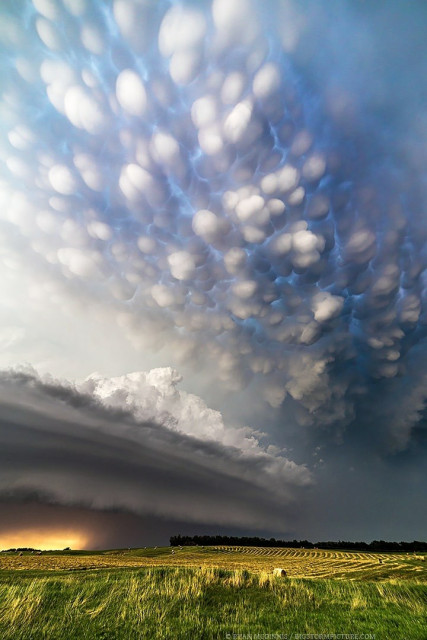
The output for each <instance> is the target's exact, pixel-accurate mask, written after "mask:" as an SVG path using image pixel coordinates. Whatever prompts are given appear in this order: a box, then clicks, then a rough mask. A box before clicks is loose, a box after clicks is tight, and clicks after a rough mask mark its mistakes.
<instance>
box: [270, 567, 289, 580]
mask: <svg viewBox="0 0 427 640" xmlns="http://www.w3.org/2000/svg"><path fill="white" fill-rule="evenodd" d="M273 575H275V576H279V577H280V578H286V576H287V573H286V571H285V570H284V569H281V568H280V567H279V568H277V569H273Z"/></svg>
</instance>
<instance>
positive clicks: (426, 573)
mask: <svg viewBox="0 0 427 640" xmlns="http://www.w3.org/2000/svg"><path fill="white" fill-rule="evenodd" d="M426 564H427V563H426V562H425V561H424V556H423V555H421V554H419V555H417V554H410V555H406V554H398V553H378V554H373V553H363V552H346V551H330V550H322V549H286V548H266V547H183V548H182V549H181V548H179V547H173V548H171V547H161V548H158V549H157V548H155V549H153V548H150V549H130V550H117V551H104V552H98V553H96V552H94V553H93V554H92V553H90V554H88V553H85V554H78V553H72V554H67V553H54V552H44V553H42V554H41V555H35V554H31V553H24V554H23V555H19V554H18V553H12V552H10V553H1V554H0V570H2V569H3V570H21V571H22V570H23V571H25V570H42V571H84V570H97V569H109V568H111V569H116V568H120V567H129V568H136V567H159V566H163V567H167V566H170V567H196V568H198V567H203V568H208V567H212V568H224V569H247V570H248V571H255V572H259V571H267V572H272V571H273V569H274V568H275V567H281V568H283V569H285V571H286V573H287V576H289V577H292V578H304V577H307V578H345V579H356V580H357V579H362V580H385V579H393V578H394V579H398V580H402V579H403V580H405V579H408V580H415V581H417V582H426V581H427V568H426Z"/></svg>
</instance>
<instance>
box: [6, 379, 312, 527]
mask: <svg viewBox="0 0 427 640" xmlns="http://www.w3.org/2000/svg"><path fill="white" fill-rule="evenodd" d="M0 406H1V418H0V440H1V442H2V447H1V451H0V469H1V471H0V483H1V495H2V497H3V498H6V497H7V498H9V499H15V500H18V501H19V500H22V499H25V498H27V499H28V498H29V497H33V498H34V497H35V496H39V498H40V499H42V500H44V501H47V502H49V501H51V502H54V503H57V504H60V505H61V504H62V505H77V506H85V507H90V508H93V509H99V510H106V509H114V508H116V509H121V510H123V511H127V512H130V513H136V514H153V515H155V516H160V517H164V518H169V519H172V520H186V521H190V522H194V523H213V524H216V525H223V526H247V527H255V528H262V527H263V526H265V522H266V520H268V522H269V523H270V525H271V526H273V527H274V528H275V529H278V530H286V529H287V528H289V522H288V521H287V518H288V515H289V514H290V513H292V512H293V509H294V507H295V502H296V500H297V498H298V499H301V498H303V496H304V495H305V492H306V490H305V489H304V487H305V486H307V485H308V484H309V483H310V477H309V474H308V472H307V470H306V469H305V468H304V467H297V466H296V465H292V466H291V467H290V468H289V469H288V472H287V477H286V476H285V475H284V474H283V473H282V475H281V476H280V475H279V476H277V475H276V476H274V474H272V473H271V472H270V470H269V463H270V462H271V461H270V460H269V459H268V458H266V457H264V458H263V456H261V455H256V454H252V455H251V454H250V453H247V452H242V451H241V450H240V449H237V448H233V447H225V446H221V445H219V444H216V443H212V442H204V441H202V440H199V439H196V438H191V437H188V436H185V435H184V434H182V433H179V432H177V431H172V430H170V429H168V428H166V427H164V426H162V425H160V424H154V423H148V422H141V421H137V420H135V417H134V416H133V414H132V413H130V412H125V411H123V410H120V409H112V408H109V409H106V408H105V407H103V406H101V405H100V403H99V402H97V400H96V399H94V398H93V397H90V396H89V395H87V394H86V395H85V394H82V393H79V392H77V391H76V390H75V389H73V388H72V387H71V386H70V385H65V384H61V383H59V382H57V381H53V380H51V381H50V382H49V383H47V382H43V381H41V380H40V379H39V378H38V377H37V376H35V375H31V374H25V373H22V372H21V373H16V372H15V373H13V372H11V373H3V374H2V376H1V380H0Z"/></svg>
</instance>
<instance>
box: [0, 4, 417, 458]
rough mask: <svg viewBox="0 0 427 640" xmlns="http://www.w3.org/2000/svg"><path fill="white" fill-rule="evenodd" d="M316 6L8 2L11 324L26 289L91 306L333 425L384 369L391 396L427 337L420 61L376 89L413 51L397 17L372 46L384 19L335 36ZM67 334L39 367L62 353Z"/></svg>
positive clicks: (2, 195)
mask: <svg viewBox="0 0 427 640" xmlns="http://www.w3.org/2000/svg"><path fill="white" fill-rule="evenodd" d="M370 11H372V12H373V13H370ZM378 11H379V13H381V11H380V10H378ZM284 15H286V20H284V19H282V18H283V16H284ZM316 15H317V16H318V23H316V20H315V19H314V17H313V14H312V12H311V11H309V10H307V12H306V15H305V14H304V11H303V10H302V8H301V7H300V5H299V4H298V3H295V2H292V1H291V2H286V3H281V2H278V3H277V4H276V3H273V4H272V7H271V10H270V9H269V11H268V12H267V11H266V10H265V9H264V8H263V6H262V3H257V2H251V1H250V0H238V1H237V0H236V1H233V2H229V1H228V0H214V1H213V2H206V3H201V4H197V6H196V5H195V4H194V3H191V2H178V3H174V4H170V3H150V2H135V1H133V0H115V1H114V2H111V3H107V4H105V5H104V4H102V5H101V4H99V3H98V4H96V3H95V4H94V3H87V2H85V1H83V0H80V1H77V0H76V2H71V1H70V0H67V1H65V0H64V1H61V2H60V1H59V0H57V1H56V0H52V1H51V2H47V0H46V1H45V2H43V0H37V2H30V1H29V0H25V1H24V2H23V3H22V11H21V10H20V11H19V12H17V11H16V8H14V4H13V3H12V2H4V3H2V5H1V7H0V18H1V21H2V25H4V26H3V28H2V29H1V33H0V40H1V45H2V47H3V49H2V50H4V52H5V55H4V56H2V59H1V63H0V64H1V72H2V73H1V77H2V99H1V119H2V129H1V132H0V151H1V157H2V159H3V160H4V162H3V163H2V165H1V169H0V200H1V207H0V237H1V249H0V269H1V280H0V293H1V294H2V299H3V300H6V299H7V305H6V306H7V309H8V311H7V314H8V315H7V322H6V325H7V326H11V325H13V319H12V318H13V315H14V313H15V314H18V315H20V317H21V316H22V315H24V314H23V313H22V312H21V310H20V309H18V303H17V302H16V301H15V296H14V295H13V293H12V292H13V290H14V288H15V289H16V285H17V283H18V285H19V286H20V287H21V289H22V291H21V289H20V291H21V293H20V296H19V299H20V300H22V299H23V298H25V296H26V295H27V293H28V299H29V300H30V301H31V302H30V303H29V304H31V305H33V306H37V305H38V307H37V308H38V309H39V312H38V315H37V317H39V318H41V317H42V315H43V308H44V306H46V307H49V309H50V310H52V308H53V307H52V305H53V304H56V305H57V307H58V314H60V309H62V308H63V307H64V308H66V309H67V310H69V309H72V308H73V305H77V306H79V305H81V306H83V307H84V306H90V307H96V308H97V309H98V308H99V309H100V310H102V311H99V313H100V315H102V314H104V315H105V316H108V318H109V319H111V322H113V321H114V322H117V334H120V336H121V334H123V335H125V336H126V337H127V338H128V339H129V341H130V343H131V344H132V345H134V347H135V349H138V350H139V351H138V353H140V354H141V357H143V355H142V354H145V353H146V352H147V351H148V348H150V347H151V348H152V349H159V351H161V349H162V348H163V352H162V356H161V357H162V358H163V357H164V354H165V352H166V351H167V352H168V357H169V358H170V361H169V363H170V364H174V365H176V363H177V362H178V361H179V360H181V361H182V362H183V366H185V367H187V368H188V369H193V370H194V371H197V372H199V371H200V372H203V374H204V375H205V376H206V377H207V378H209V379H210V380H215V381H220V382H221V383H222V384H223V385H224V387H225V388H226V389H228V390H231V391H233V392H237V391H239V390H241V389H243V388H245V387H248V386H249V387H250V389H251V390H252V389H253V390H254V394H253V397H254V398H256V401H257V402H259V403H260V404H262V403H263V402H264V401H265V402H267V404H268V405H270V406H272V407H274V408H278V406H279V405H280V403H281V402H282V403H283V406H284V407H285V409H288V410H289V413H290V415H291V416H292V420H295V421H296V422H298V424H300V425H302V426H308V425H317V426H319V425H325V424H328V425H329V424H331V423H333V422H334V421H335V422H336V428H337V432H339V433H342V432H343V429H344V427H345V424H348V423H350V422H351V420H352V419H353V416H354V415H355V414H356V413H357V407H358V403H360V398H370V397H371V390H372V388H376V387H375V385H376V384H377V382H378V381H383V383H384V387H382V397H383V398H384V397H389V396H388V394H392V393H393V394H394V393H395V386H396V385H397V386H398V384H399V380H400V377H404V376H405V371H407V370H408V368H409V369H410V368H411V363H412V359H413V354H414V349H416V348H418V347H420V348H421V346H422V345H423V344H424V342H423V341H424V339H425V327H426V317H427V315H426V300H427V296H426V293H425V292H426V290H427V287H426V279H425V270H426V267H427V253H426V252H425V249H424V245H425V242H426V239H427V228H426V224H425V219H424V217H423V215H422V213H421V212H422V211H424V207H425V197H426V194H425V166H426V163H425V162H424V155H423V154H424V151H423V149H424V147H423V142H424V138H423V136H424V133H420V131H421V129H422V127H421V124H420V123H422V122H423V121H424V120H423V118H424V119H425V109H424V107H422V106H420V104H419V103H418V102H416V97H415V94H414V93H413V89H412V88H411V87H413V86H418V85H419V83H420V82H423V78H424V77H425V73H421V72H420V66H418V65H417V63H416V59H417V58H416V56H415V55H413V54H411V53H410V52H409V53H408V54H407V55H408V56H409V58H410V59H411V65H408V67H405V74H404V75H405V78H403V75H402V77H400V74H398V73H397V74H396V73H394V69H393V73H390V77H392V76H393V78H394V79H395V80H394V82H396V83H397V86H398V87H401V89H402V90H401V91H400V90H396V85H395V84H393V83H391V82H389V81H388V76H387V74H385V75H384V77H382V82H381V83H380V82H378V78H377V77H375V82H374V79H373V77H372V75H371V74H372V70H371V67H372V68H382V66H381V65H382V64H384V65H386V67H387V68H389V67H388V66H387V65H389V64H391V62H389V61H388V58H390V61H391V60H397V59H398V54H399V52H401V53H402V55H404V54H405V55H406V49H404V46H403V40H405V39H403V40H402V38H398V37H397V36H398V34H399V30H398V28H397V26H396V25H394V23H393V25H392V33H393V34H394V35H393V38H391V37H390V38H389V36H388V35H386V34H384V35H382V36H381V39H380V41H379V42H378V43H377V38H376V35H375V37H372V38H371V36H370V30H369V28H368V27H370V25H371V21H373V23H375V24H376V20H378V19H379V18H378V16H377V13H375V12H374V10H373V9H368V8H366V10H365V9H364V10H362V11H361V12H360V16H358V17H357V18H356V17H355V16H354V15H353V11H352V10H350V9H348V10H347V9H344V8H343V9H341V10H340V12H339V25H340V27H341V29H340V30H338V29H337V28H336V27H332V26H329V22H328V21H327V16H328V9H327V3H323V2H320V3H319V8H318V11H317V12H316ZM337 19H338V18H337ZM402 19H405V20H409V21H410V23H411V25H413V26H415V23H414V22H413V20H414V19H413V18H411V17H410V16H409V17H404V18H403V17H402ZM353 20H355V21H356V23H357V24H358V25H359V26H363V27H366V29H365V30H364V29H362V28H360V29H358V30H356V31H358V32H362V31H363V32H364V33H365V32H366V34H367V35H366V38H367V40H368V41H369V51H370V52H371V53H370V55H372V59H373V60H374V61H378V64H377V65H375V64H374V63H373V64H372V65H366V57H365V56H366V51H365V50H361V46H360V45H359V44H358V45H357V47H356V53H355V56H356V62H354V60H353V59H350V58H349V54H348V47H347V46H345V47H344V46H343V43H345V44H346V41H345V36H347V37H349V34H350V35H351V33H353V31H352V29H351V28H350V27H351V26H352V25H354V24H355V23H353V22H352V21H353ZM390 20H392V18H390ZM319 25H321V29H320V27H319ZM322 30H323V32H324V33H327V34H329V35H331V37H330V38H327V37H325V38H323V40H322V43H323V45H324V46H318V47H317V48H316V47H315V46H314V43H317V44H319V42H320V40H321V37H320V36H321V32H322ZM331 30H332V31H331ZM382 38H384V40H383V39H382ZM342 39H344V40H343V41H342ZM396 42H398V43H399V45H396ZM356 44H357V43H356ZM405 46H408V47H410V46H411V43H407V45H405ZM399 47H400V48H399ZM396 56H397V58H396ZM386 58H387V59H386ZM357 61H358V62H359V63H360V64H358V63H357ZM356 67H357V70H358V74H360V75H357V74H356V72H355V68H356ZM368 67H369V68H368ZM347 68H349V69H351V70H352V74H353V75H352V74H351V73H347ZM360 77H364V78H366V83H365V84H363V82H361V80H360ZM408 77H409V78H410V81H408ZM352 80H354V83H355V85H357V86H358V87H359V88H363V90H361V91H360V92H359V93H357V92H356V91H354V90H352ZM379 87H380V88H381V90H380V88H379ZM405 91H406V92H407V95H408V96H409V97H410V100H409V102H408V104H409V105H410V104H416V105H417V109H418V111H417V113H418V112H419V115H420V117H419V118H417V119H414V118H412V116H411V117H409V112H411V113H412V111H411V109H410V108H409V107H408V106H405V104H406V103H404V101H403V100H400V98H399V100H398V101H397V102H398V104H399V109H400V111H399V113H396V112H395V111H393V109H394V105H395V103H396V95H397V94H399V95H405ZM411 100H412V101H413V102H412V103H411ZM408 109H409V111H408ZM423 109H424V110H423ZM391 112H393V113H391ZM384 113H390V122H389V124H387V122H388V120H387V118H386V117H385V116H384V117H383V115H379V114H384ZM415 120H416V122H415ZM58 291H60V294H59V293H58ZM52 292H55V293H52ZM69 314H70V316H71V315H72V311H69ZM58 317H59V316H58ZM79 317H80V316H79ZM51 321H52V322H55V318H54V317H53V318H51ZM22 323H24V324H25V318H24V319H22ZM31 324H32V323H31V319H30V318H28V319H27V324H26V325H25V328H24V329H23V330H24V331H25V334H26V335H27V336H33V337H34V338H33V344H35V343H36V342H39V336H40V334H43V331H44V328H43V326H42V323H41V324H40V326H37V327H32V326H31ZM66 333H67V332H66V330H65V328H64V336H63V341H68V339H69V338H68V335H66ZM82 335H84V327H82V329H81V331H80V332H79V331H76V332H75V334H74V339H75V340H78V339H81V336H82ZM28 340H30V339H29V338H28ZM47 342H48V337H46V340H45V341H44V342H43V344H47ZM59 342H60V341H59ZM59 342H58V343H52V345H51V349H52V352H54V353H46V354H44V356H41V355H40V354H39V352H37V353H38V355H37V357H35V356H34V357H33V356H29V359H30V360H32V361H34V362H36V363H38V364H41V365H43V366H45V365H46V363H48V362H49V363H50V362H54V361H55V358H59V359H60V358H61V356H60V355H58V354H60V353H61V344H59ZM25 350H26V349H24V348H23V347H22V345H21V351H19V353H20V354H21V353H23V352H25ZM35 351H36V350H35ZM7 362H10V359H8V360H7ZM162 362H163V363H164V362H165V360H164V359H163V360H162ZM46 366H47V365H46ZM124 368H125V367H121V368H120V370H121V371H123V370H124ZM313 371H314V372H315V375H314V374H312V373H310V372H313ZM85 373H88V372H87V371H85ZM197 375H198V374H197ZM305 376H308V381H307V380H305ZM392 389H393V390H394V391H392ZM390 397H391V396H390ZM397 440H398V439H397ZM397 440H396V441H397ZM401 442H405V443H407V442H408V439H407V438H406V437H405V438H402V440H401ZM405 446H406V445H405Z"/></svg>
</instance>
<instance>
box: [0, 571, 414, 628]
mask: <svg viewBox="0 0 427 640" xmlns="http://www.w3.org/2000/svg"><path fill="white" fill-rule="evenodd" d="M426 598H427V588H426V585H424V584H415V583H411V582H408V581H406V582H405V583H398V582H396V583H391V582H376V583H372V582H363V581H344V580H322V579H292V578H291V579H281V578H275V577H273V576H272V575H271V574H270V573H267V572H259V573H250V572H248V571H245V570H238V569H237V570H226V569H208V568H202V569H191V568H185V567H176V568H171V567H155V568H151V569H150V568H148V569H147V568H144V569H138V570H134V569H126V568H124V569H113V570H95V571H88V572H85V573H82V572H79V573H76V572H75V573H71V574H70V573H64V572H50V574H49V575H46V573H45V574H44V575H40V577H36V576H35V575H34V572H31V574H27V573H26V572H12V571H7V572H5V573H4V574H3V577H2V579H1V581H0V637H1V638H2V640H32V639H33V640H37V639H42V638H43V639H49V640H55V639H62V638H66V639H67V640H68V639H73V640H79V639H81V638H86V639H88V640H94V639H101V638H102V639H104V640H107V639H116V638H129V639H131V638H132V639H137V638H138V639H140V638H150V639H151V638H153V639H155V638H159V639H160V638H162V639H164V640H172V639H181V638H182V639H183V640H184V639H185V640H188V639H198V638H200V639H203V640H204V639H209V638H226V634H231V637H232V634H233V633H234V634H249V633H250V634H252V635H254V634H272V633H282V634H288V636H290V634H291V633H294V634H296V633H300V634H301V633H314V634H315V633H317V634H320V633H322V634H327V633H344V634H345V633H347V634H356V633H358V634H362V633H364V634H375V638H376V640H380V639H384V640H403V639H405V640H425V639H426V637H427V631H426V630H427V602H426Z"/></svg>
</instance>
